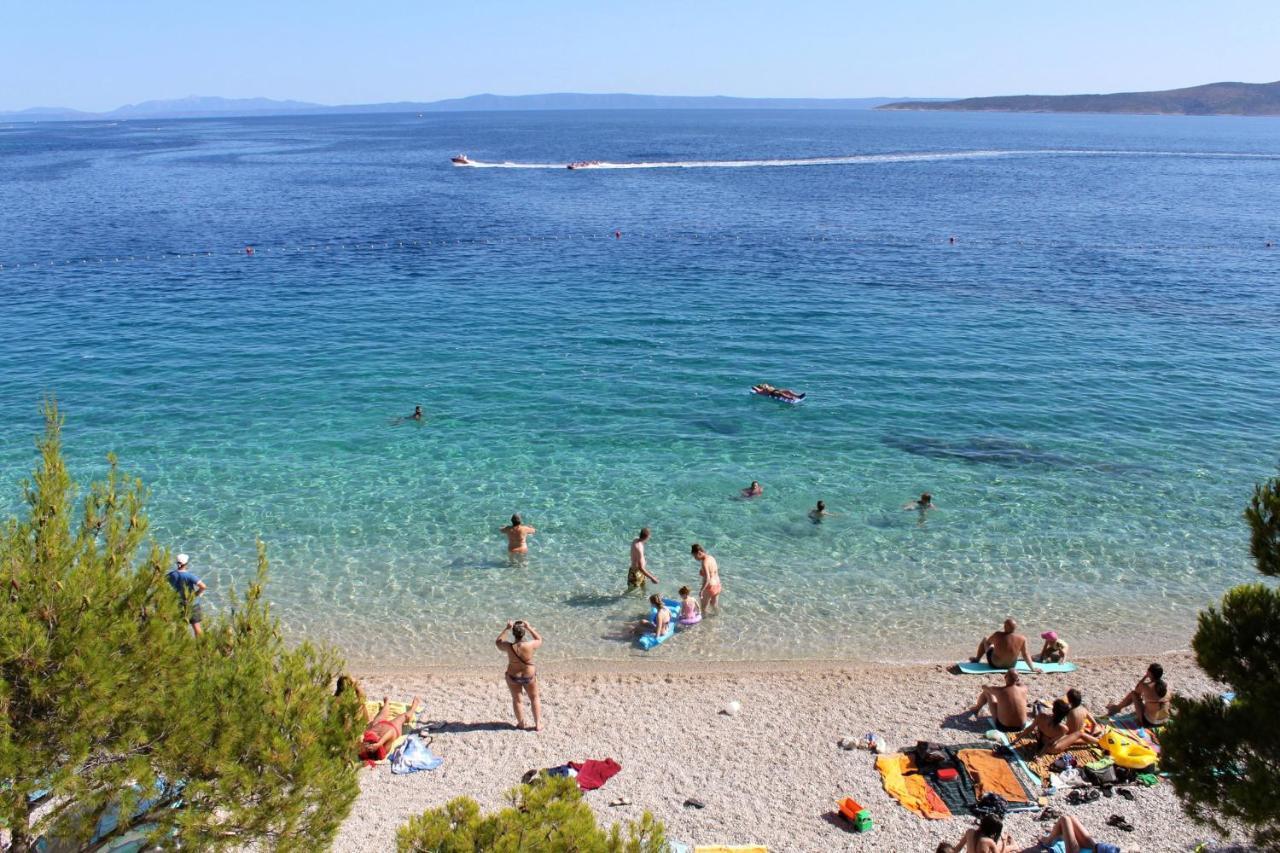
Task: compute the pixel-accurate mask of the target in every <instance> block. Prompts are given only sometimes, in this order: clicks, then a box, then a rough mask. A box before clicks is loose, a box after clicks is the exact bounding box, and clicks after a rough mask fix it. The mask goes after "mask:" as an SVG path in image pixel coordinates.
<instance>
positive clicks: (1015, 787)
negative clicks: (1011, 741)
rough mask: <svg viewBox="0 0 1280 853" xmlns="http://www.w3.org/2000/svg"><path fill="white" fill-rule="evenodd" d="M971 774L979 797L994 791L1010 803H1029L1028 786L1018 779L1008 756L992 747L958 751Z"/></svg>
mask: <svg viewBox="0 0 1280 853" xmlns="http://www.w3.org/2000/svg"><path fill="white" fill-rule="evenodd" d="M956 756H957V757H958V758H959V759H960V763H962V764H963V765H964V767H965V769H966V770H968V771H969V775H970V776H972V777H973V787H974V791H975V793H976V794H977V796H978V798H979V799H981V798H982V795H983V794H986V793H994V794H999V795H1000V796H1002V797H1004V798H1005V800H1007V801H1008V802H1010V803H1029V802H1031V797H1030V796H1029V795H1028V792H1027V789H1026V786H1025V785H1023V784H1022V782H1021V781H1020V780H1019V779H1018V776H1017V774H1016V773H1014V771H1013V768H1012V767H1010V766H1009V760H1008V759H1007V758H1001V757H1000V756H998V755H996V754H994V753H993V752H992V751H991V750H990V749H962V750H959V751H958V752H957V753H956Z"/></svg>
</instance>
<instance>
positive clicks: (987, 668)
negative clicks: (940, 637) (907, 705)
mask: <svg viewBox="0 0 1280 853" xmlns="http://www.w3.org/2000/svg"><path fill="white" fill-rule="evenodd" d="M956 666H957V667H959V668H960V672H962V673H963V674H965V675H990V674H991V673H993V672H998V673H1004V672H1005V670H1004V669H997V668H996V667H994V666H991V665H990V664H989V663H986V662H985V661H984V662H983V663H969V661H962V662H961V663H958V664H956ZM1036 669H1038V670H1039V671H1040V672H1075V671H1076V665H1075V664H1073V663H1071V662H1070V661H1068V662H1067V663H1038V664H1036ZM1018 672H1031V670H1030V669H1028V668H1027V662H1026V661H1024V660H1020V661H1018Z"/></svg>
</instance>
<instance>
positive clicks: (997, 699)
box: [967, 669, 1027, 732]
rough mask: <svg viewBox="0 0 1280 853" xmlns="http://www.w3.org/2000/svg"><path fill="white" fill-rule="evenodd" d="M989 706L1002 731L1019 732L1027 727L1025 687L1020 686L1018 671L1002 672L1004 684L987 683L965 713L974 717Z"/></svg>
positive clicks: (998, 727)
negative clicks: (976, 701)
mask: <svg viewBox="0 0 1280 853" xmlns="http://www.w3.org/2000/svg"><path fill="white" fill-rule="evenodd" d="M988 706H990V708H991V716H992V717H993V718H994V720H995V726H996V728H997V729H999V730H1000V731H1002V732H1020V731H1022V730H1023V729H1025V728H1026V727H1027V688H1025V687H1023V686H1022V680H1021V679H1020V678H1018V671H1017V670H1016V669H1010V670H1008V671H1006V672H1005V674H1004V686H995V685H987V686H986V687H983V688H982V692H981V693H980V694H978V704H976V705H974V706H973V707H972V708H970V709H969V710H968V712H967V713H970V714H973V715H974V716H975V717H976V716H978V714H980V713H982V709H983V708H985V707H988Z"/></svg>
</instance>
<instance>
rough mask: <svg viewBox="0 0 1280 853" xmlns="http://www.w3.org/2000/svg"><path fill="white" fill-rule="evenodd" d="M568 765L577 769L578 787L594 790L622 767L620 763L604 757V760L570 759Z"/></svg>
mask: <svg viewBox="0 0 1280 853" xmlns="http://www.w3.org/2000/svg"><path fill="white" fill-rule="evenodd" d="M569 766H570V767H572V768H573V769H574V770H577V771H578V787H579V788H581V789H582V790H584V791H594V790H595V789H596V788H599V787H600V786H602V785H603V784H604V783H605V782H608V781H609V780H610V779H612V778H613V777H614V776H615V775H617V773H618V771H619V770H621V769H622V765H621V764H619V763H618V762H616V761H614V760H613V759H612V758H606V759H605V760H604V761H596V760H595V759H594V758H589V759H587V760H586V761H583V762H581V763H579V762H577V761H570V762H569Z"/></svg>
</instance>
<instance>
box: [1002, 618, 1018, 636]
mask: <svg viewBox="0 0 1280 853" xmlns="http://www.w3.org/2000/svg"><path fill="white" fill-rule="evenodd" d="M1016 630H1018V623H1017V622H1014V621H1013V619H1011V618H1010V619H1006V620H1004V632H1005V633H1006V634H1012V633H1013V632H1014V631H1016Z"/></svg>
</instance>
